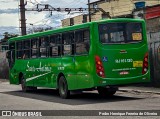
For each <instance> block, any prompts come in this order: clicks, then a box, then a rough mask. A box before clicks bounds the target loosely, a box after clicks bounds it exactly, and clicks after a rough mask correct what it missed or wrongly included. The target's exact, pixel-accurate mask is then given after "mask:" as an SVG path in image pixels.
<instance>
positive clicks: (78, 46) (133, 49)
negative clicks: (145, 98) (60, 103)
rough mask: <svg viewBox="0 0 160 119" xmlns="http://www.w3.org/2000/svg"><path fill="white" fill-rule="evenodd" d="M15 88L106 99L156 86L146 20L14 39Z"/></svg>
mask: <svg viewBox="0 0 160 119" xmlns="http://www.w3.org/2000/svg"><path fill="white" fill-rule="evenodd" d="M7 56H8V61H9V66H10V76H9V77H10V83H11V84H17V85H19V84H21V86H22V90H23V91H28V90H31V89H32V90H34V89H37V87H47V88H56V89H58V90H59V94H60V97H62V98H68V97H69V96H70V92H71V91H75V90H90V89H91V90H93V89H96V90H98V93H99V94H100V95H103V96H111V95H113V94H115V93H116V91H117V90H118V87H119V86H121V85H130V84H135V83H145V82H149V81H150V69H149V61H148V48H147V37H146V28H145V21H144V20H138V19H127V18H121V19H119V18H117V19H106V20H101V21H95V22H89V23H84V24H80V25H75V26H69V27H65V28H59V29H56V30H50V31H45V32H41V33H35V34H30V35H25V36H20V37H16V38H12V39H10V40H9V52H8V53H7Z"/></svg>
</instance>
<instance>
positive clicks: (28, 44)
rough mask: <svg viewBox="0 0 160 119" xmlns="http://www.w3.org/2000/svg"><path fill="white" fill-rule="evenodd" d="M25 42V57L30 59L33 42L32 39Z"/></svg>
mask: <svg viewBox="0 0 160 119" xmlns="http://www.w3.org/2000/svg"><path fill="white" fill-rule="evenodd" d="M23 44H24V47H23V49H24V52H23V59H29V58H30V54H31V42H30V40H25V41H24V42H23Z"/></svg>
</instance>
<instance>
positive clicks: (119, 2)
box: [61, 0, 160, 27]
mask: <svg viewBox="0 0 160 119" xmlns="http://www.w3.org/2000/svg"><path fill="white" fill-rule="evenodd" d="M135 2H137V1H136V0H98V1H96V2H92V3H90V4H89V5H90V8H102V9H103V10H104V11H105V12H106V13H108V14H109V15H110V16H111V17H112V18H114V17H131V18H133V10H134V9H135ZM157 4H160V1H159V0H153V1H152V0H148V1H145V5H146V6H153V5H157ZM104 18H109V17H108V15H106V14H104V12H102V11H91V20H92V21H96V20H100V19H104ZM88 21H89V19H88V15H86V14H85V15H79V16H76V17H73V18H67V19H63V20H62V21H61V22H62V26H63V27H65V26H70V25H74V24H81V23H85V22H88Z"/></svg>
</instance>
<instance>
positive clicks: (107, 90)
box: [97, 87, 118, 97]
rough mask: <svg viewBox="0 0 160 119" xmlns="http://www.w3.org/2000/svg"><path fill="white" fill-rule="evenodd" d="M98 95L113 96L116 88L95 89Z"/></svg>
mask: <svg viewBox="0 0 160 119" xmlns="http://www.w3.org/2000/svg"><path fill="white" fill-rule="evenodd" d="M97 90H98V93H99V95H101V96H103V97H108V96H109V97H110V96H113V95H114V94H115V93H116V91H117V90H118V88H106V87H97Z"/></svg>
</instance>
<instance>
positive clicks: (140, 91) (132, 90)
mask: <svg viewBox="0 0 160 119" xmlns="http://www.w3.org/2000/svg"><path fill="white" fill-rule="evenodd" d="M118 91H121V92H135V93H152V94H157V95H160V92H155V91H144V90H134V89H120V90H118Z"/></svg>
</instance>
